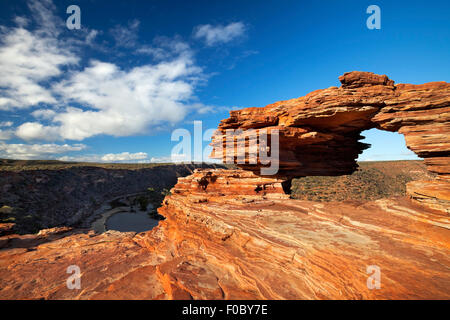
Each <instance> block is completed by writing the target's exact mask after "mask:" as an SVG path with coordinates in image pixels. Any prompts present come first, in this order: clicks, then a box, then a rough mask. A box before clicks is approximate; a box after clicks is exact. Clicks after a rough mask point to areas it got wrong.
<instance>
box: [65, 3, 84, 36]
mask: <svg viewBox="0 0 450 320" xmlns="http://www.w3.org/2000/svg"><path fill="white" fill-rule="evenodd" d="M66 13H67V14H70V16H69V17H68V18H67V20H66V26H67V29H69V30H73V29H77V30H79V29H81V9H80V7H79V6H77V5H75V4H72V5H70V6H68V7H67V9H66Z"/></svg>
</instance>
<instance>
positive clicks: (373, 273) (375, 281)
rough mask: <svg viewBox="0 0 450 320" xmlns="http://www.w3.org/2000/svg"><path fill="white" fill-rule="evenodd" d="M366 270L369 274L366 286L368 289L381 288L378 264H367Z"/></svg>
mask: <svg viewBox="0 0 450 320" xmlns="http://www.w3.org/2000/svg"><path fill="white" fill-rule="evenodd" d="M366 272H367V273H368V274H370V276H369V277H368V278H367V288H368V289H370V290H373V289H381V269H380V267H379V266H376V265H370V266H367V268H366Z"/></svg>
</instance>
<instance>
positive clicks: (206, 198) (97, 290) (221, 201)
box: [0, 170, 450, 299]
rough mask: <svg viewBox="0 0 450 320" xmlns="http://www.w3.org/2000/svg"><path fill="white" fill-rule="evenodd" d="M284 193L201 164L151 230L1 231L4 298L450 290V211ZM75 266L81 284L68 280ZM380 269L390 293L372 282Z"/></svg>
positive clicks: (316, 295)
mask: <svg viewBox="0 0 450 320" xmlns="http://www.w3.org/2000/svg"><path fill="white" fill-rule="evenodd" d="M214 177H216V178H214ZM203 178H205V179H208V180H209V181H210V183H209V184H208V185H207V187H206V188H204V187H203V186H204V182H203V181H204V179H203ZM258 185H259V186H261V185H266V190H267V192H265V193H264V192H261V191H256V190H255V189H259V188H256V187H257V186H258ZM280 189H281V188H280V185H279V181H276V180H272V181H269V180H268V179H267V178H259V177H257V176H253V175H251V174H249V173H248V172H243V171H241V170H233V171H230V172H228V171H227V170H202V171H200V170H197V171H196V172H195V173H194V174H193V175H191V176H190V177H186V178H180V182H179V183H178V184H177V185H176V186H175V187H174V188H173V189H172V191H171V194H170V195H168V196H167V197H166V199H165V201H164V204H163V206H162V207H161V208H159V210H158V211H159V213H160V214H163V215H164V216H165V217H166V220H164V221H162V222H161V223H160V225H159V226H158V227H157V228H155V229H153V230H152V231H149V232H146V233H140V234H137V235H135V234H133V233H120V232H111V231H108V232H107V233H103V234H95V233H94V232H92V231H89V232H88V231H81V230H78V231H77V230H73V231H70V230H67V229H65V230H60V229H56V230H49V231H47V230H46V231H43V232H42V233H41V235H24V236H18V235H8V236H4V237H0V248H2V250H0V298H2V299H5V298H7V299H449V298H450V277H449V275H448V267H449V265H450V258H449V257H450V248H449V243H450V232H449V228H450V223H449V220H448V217H444V216H441V215H436V214H434V213H433V212H432V211H430V210H427V209H424V208H422V207H420V206H418V205H416V204H414V203H412V202H410V201H409V200H408V199H406V198H398V199H382V200H377V201H373V202H367V203H360V202H329V203H317V202H312V201H303V200H292V199H287V198H286V196H285V195H283V194H281V193H279V194H278V195H277V194H276V193H275V192H274V191H276V190H279V191H281V190H280ZM70 265H78V266H79V267H80V269H81V272H82V277H81V289H80V290H70V289H68V288H67V287H66V280H67V278H68V277H69V274H67V273H66V269H67V267H68V266H70ZM373 268H379V271H380V275H381V278H380V289H376V288H373V287H368V285H367V284H368V281H370V279H369V276H371V275H372V274H373V272H374V271H373V270H374V269H373ZM368 279H369V280H368ZM371 288H372V289H371Z"/></svg>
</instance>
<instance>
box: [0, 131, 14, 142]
mask: <svg viewBox="0 0 450 320" xmlns="http://www.w3.org/2000/svg"><path fill="white" fill-rule="evenodd" d="M13 136H14V131H12V130H2V129H0V140H9V139H11V138H12V137H13Z"/></svg>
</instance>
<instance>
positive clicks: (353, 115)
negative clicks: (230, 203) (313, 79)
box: [211, 71, 450, 214]
mask: <svg viewBox="0 0 450 320" xmlns="http://www.w3.org/2000/svg"><path fill="white" fill-rule="evenodd" d="M339 80H340V82H341V84H342V85H341V86H340V87H339V88H338V87H330V88H327V89H321V90H316V91H313V92H311V93H309V94H308V95H306V96H304V97H300V98H296V99H291V100H286V101H279V102H276V103H273V104H269V105H267V106H265V107H263V108H246V109H242V110H237V111H231V112H230V117H229V118H228V119H225V120H222V121H221V123H220V124H219V128H218V132H217V133H216V135H215V136H214V137H213V141H212V143H211V145H212V146H213V148H214V149H213V153H212V154H211V157H212V158H220V159H224V157H223V155H222V154H221V153H220V154H218V153H217V152H215V150H216V149H217V147H218V146H222V147H224V146H225V133H226V130H227V129H234V130H236V129H242V130H244V132H245V130H248V129H266V130H267V131H268V132H269V133H270V131H271V130H273V129H277V130H278V131H279V141H280V150H279V171H278V173H277V174H276V175H275V177H277V178H282V179H286V180H289V179H291V178H293V177H301V176H308V175H342V174H350V173H352V172H353V171H354V170H355V169H356V168H357V163H356V159H357V157H358V155H359V154H360V153H361V152H362V151H363V150H364V149H366V148H368V147H369V145H367V144H365V143H362V142H360V140H361V139H362V138H363V137H362V136H361V132H362V131H364V130H368V129H371V128H377V129H381V130H387V131H393V132H399V133H401V134H403V135H404V136H405V142H406V146H407V147H408V148H409V149H411V150H412V151H414V152H415V153H416V154H417V155H418V156H419V157H421V158H424V159H425V164H426V165H427V168H428V170H429V171H431V172H434V173H436V174H437V175H438V176H437V179H435V180H433V181H415V182H411V183H409V184H408V186H407V190H408V193H409V194H410V195H411V197H412V198H414V199H415V200H418V201H420V202H421V203H425V204H427V205H428V206H430V207H432V208H434V209H438V210H440V211H443V212H445V213H447V214H448V213H449V212H450V209H449V208H450V157H449V156H450V139H449V137H450V136H449V133H450V84H449V83H447V82H430V83H425V84H421V85H412V84H397V85H395V84H394V81H392V80H390V79H389V78H388V77H387V76H386V75H376V74H374V73H371V72H358V71H354V72H348V73H345V74H344V75H342V76H340V77H339ZM241 138H242V137H241ZM237 139H239V137H237ZM237 148H239V145H237V144H235V150H237ZM235 160H236V159H235ZM235 162H236V161H235ZM237 166H238V167H240V168H242V169H244V170H249V171H252V172H254V173H255V174H257V175H258V174H260V168H261V167H262V165H261V163H260V162H258V163H256V164H251V163H249V161H246V162H245V163H237Z"/></svg>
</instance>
